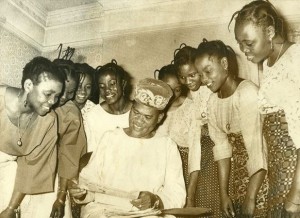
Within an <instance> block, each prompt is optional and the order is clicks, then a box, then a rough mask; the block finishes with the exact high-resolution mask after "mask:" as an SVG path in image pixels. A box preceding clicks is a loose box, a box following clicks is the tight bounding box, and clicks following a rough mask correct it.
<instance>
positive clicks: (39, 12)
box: [7, 0, 47, 27]
mask: <svg viewBox="0 0 300 218" xmlns="http://www.w3.org/2000/svg"><path fill="white" fill-rule="evenodd" d="M7 1H8V2H9V3H10V4H12V5H13V6H15V7H16V8H18V9H19V10H21V11H22V12H23V13H24V14H25V15H27V16H28V17H29V18H31V19H32V20H34V21H35V22H36V23H38V24H39V25H40V26H42V27H45V26H46V19H47V11H46V10H45V9H44V8H43V7H42V6H41V5H40V4H39V3H38V2H35V3H33V2H32V1H30V0H7Z"/></svg>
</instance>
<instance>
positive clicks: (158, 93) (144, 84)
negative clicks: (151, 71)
mask: <svg viewBox="0 0 300 218" xmlns="http://www.w3.org/2000/svg"><path fill="white" fill-rule="evenodd" d="M172 95H173V92H172V89H171V88H170V86H169V85H168V84H166V83H165V82H163V81H161V80H157V79H152V78H146V79H142V80H140V81H139V82H138V83H137V85H136V88H135V93H134V100H135V101H137V102H139V103H142V104H144V105H147V106H151V107H154V108H157V109H158V110H163V109H165V107H166V106H167V104H168V102H169V100H170V98H171V97H172Z"/></svg>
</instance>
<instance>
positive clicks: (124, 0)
mask: <svg viewBox="0 0 300 218" xmlns="http://www.w3.org/2000/svg"><path fill="white" fill-rule="evenodd" d="M176 1H177V2H180V1H182V0H139V1H132V0H113V1H112V0H98V2H99V3H100V4H101V5H102V6H103V9H104V11H110V10H127V9H128V8H130V9H141V8H147V7H151V6H153V5H158V4H170V3H172V4H174V3H175V2H176Z"/></svg>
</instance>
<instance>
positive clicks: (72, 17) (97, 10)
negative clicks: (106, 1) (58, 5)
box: [46, 2, 103, 27]
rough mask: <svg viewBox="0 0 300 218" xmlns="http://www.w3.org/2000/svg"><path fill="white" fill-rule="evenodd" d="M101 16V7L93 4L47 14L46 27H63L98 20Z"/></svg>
mask: <svg viewBox="0 0 300 218" xmlns="http://www.w3.org/2000/svg"><path fill="white" fill-rule="evenodd" d="M102 16H103V8H102V6H101V5H100V4H99V3H97V2H95V3H91V4H87V5H82V6H76V7H71V8H67V9H60V10H55V11H50V12H48V17H47V22H46V26H47V27H52V26H58V25H64V24H69V23H74V22H79V21H85V20H92V19H98V18H100V17H102Z"/></svg>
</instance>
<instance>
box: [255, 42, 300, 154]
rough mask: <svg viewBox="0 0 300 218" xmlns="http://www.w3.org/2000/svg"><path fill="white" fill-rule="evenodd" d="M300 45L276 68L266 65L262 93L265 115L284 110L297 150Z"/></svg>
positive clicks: (293, 46)
mask: <svg viewBox="0 0 300 218" xmlns="http://www.w3.org/2000/svg"><path fill="white" fill-rule="evenodd" d="M299 61H300V45H299V44H294V45H291V47H290V48H288V50H287V51H286V52H285V53H284V54H283V55H282V56H281V58H280V59H279V60H278V61H277V62H276V63H275V64H274V65H273V66H272V67H268V66H267V61H265V62H264V64H263V77H262V80H261V82H260V83H261V87H260V90H259V108H260V111H261V113H262V114H268V113H272V112H276V111H278V110H284V112H285V115H286V120H287V123H288V128H289V134H290V136H291V138H292V139H293V141H294V144H295V147H296V148H297V149H298V148H300V134H299V133H300V68H299V66H300V65H299Z"/></svg>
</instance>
